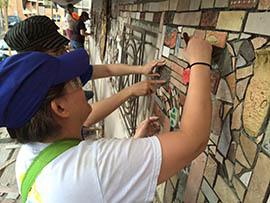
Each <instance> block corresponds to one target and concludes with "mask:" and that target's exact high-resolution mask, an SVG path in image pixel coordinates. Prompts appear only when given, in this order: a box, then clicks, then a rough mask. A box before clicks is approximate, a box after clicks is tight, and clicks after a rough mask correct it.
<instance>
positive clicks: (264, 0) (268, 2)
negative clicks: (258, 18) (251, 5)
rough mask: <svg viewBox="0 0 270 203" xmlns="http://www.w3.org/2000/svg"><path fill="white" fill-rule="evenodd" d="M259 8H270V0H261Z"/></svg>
mask: <svg viewBox="0 0 270 203" xmlns="http://www.w3.org/2000/svg"><path fill="white" fill-rule="evenodd" d="M258 9H259V10H268V9H270V0H260V2H259V6H258Z"/></svg>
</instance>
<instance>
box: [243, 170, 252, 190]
mask: <svg viewBox="0 0 270 203" xmlns="http://www.w3.org/2000/svg"><path fill="white" fill-rule="evenodd" d="M251 175H252V171H249V172H246V173H244V174H243V175H241V177H240V180H241V182H242V183H243V184H244V185H245V186H246V187H248V184H249V181H250V178H251Z"/></svg>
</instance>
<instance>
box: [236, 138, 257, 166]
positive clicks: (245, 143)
mask: <svg viewBox="0 0 270 203" xmlns="http://www.w3.org/2000/svg"><path fill="white" fill-rule="evenodd" d="M240 144H241V146H242V149H243V152H244V155H245V157H246V158H247V161H248V163H249V164H250V165H251V166H252V164H253V162H254V160H255V156H256V153H257V145H256V144H255V143H254V142H252V141H251V140H250V139H248V138H247V137H246V136H245V135H241V136H240Z"/></svg>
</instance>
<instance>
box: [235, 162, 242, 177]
mask: <svg viewBox="0 0 270 203" xmlns="http://www.w3.org/2000/svg"><path fill="white" fill-rule="evenodd" d="M242 170H243V166H241V165H240V164H239V163H238V162H236V163H235V165H234V172H235V174H240V173H241V171H242ZM242 182H243V181H242Z"/></svg>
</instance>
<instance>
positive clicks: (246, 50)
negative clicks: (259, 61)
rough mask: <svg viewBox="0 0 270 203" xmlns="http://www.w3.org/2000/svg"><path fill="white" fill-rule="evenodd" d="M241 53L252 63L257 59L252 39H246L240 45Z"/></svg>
mask: <svg viewBox="0 0 270 203" xmlns="http://www.w3.org/2000/svg"><path fill="white" fill-rule="evenodd" d="M239 54H240V55H241V56H243V58H244V59H245V60H246V61H247V62H248V63H251V62H253V61H254V59H255V52H254V49H253V45H252V43H251V41H250V40H244V41H243V43H242V44H241V46H240V49H239Z"/></svg>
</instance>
